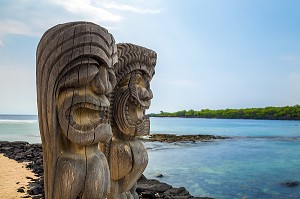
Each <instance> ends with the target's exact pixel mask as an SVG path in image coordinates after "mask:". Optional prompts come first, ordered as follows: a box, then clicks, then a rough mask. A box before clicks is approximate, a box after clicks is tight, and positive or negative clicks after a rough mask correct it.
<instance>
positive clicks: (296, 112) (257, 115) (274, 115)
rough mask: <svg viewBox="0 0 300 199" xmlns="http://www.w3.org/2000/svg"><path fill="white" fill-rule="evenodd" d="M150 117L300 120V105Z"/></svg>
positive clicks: (176, 113) (163, 113)
mask: <svg viewBox="0 0 300 199" xmlns="http://www.w3.org/2000/svg"><path fill="white" fill-rule="evenodd" d="M149 116H150V117H185V118H217V119H262V120H300V105H295V106H285V107H265V108H244V109H221V110H210V109H202V110H200V111H196V110H193V109H191V110H188V111H187V110H182V111H177V112H173V113H171V112H164V111H160V113H150V114H149Z"/></svg>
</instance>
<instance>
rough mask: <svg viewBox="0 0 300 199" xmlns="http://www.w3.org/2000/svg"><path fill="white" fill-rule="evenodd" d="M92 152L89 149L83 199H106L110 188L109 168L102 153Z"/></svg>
mask: <svg viewBox="0 0 300 199" xmlns="http://www.w3.org/2000/svg"><path fill="white" fill-rule="evenodd" d="M92 151H94V150H90V149H88V147H87V174H86V180H85V186H84V191H83V193H82V197H81V199H104V198H105V197H106V195H107V193H108V191H109V188H110V176H109V167H108V163H107V160H106V158H105V155H104V154H103V153H102V152H100V151H99V150H98V149H97V151H96V152H95V151H94V152H92ZM95 153H96V155H95Z"/></svg>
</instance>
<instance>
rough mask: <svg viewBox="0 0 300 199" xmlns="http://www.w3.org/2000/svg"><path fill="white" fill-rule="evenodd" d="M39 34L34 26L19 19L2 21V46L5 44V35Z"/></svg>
mask: <svg viewBox="0 0 300 199" xmlns="http://www.w3.org/2000/svg"><path fill="white" fill-rule="evenodd" d="M8 34H15V35H30V36H32V35H37V34H36V33H34V31H33V30H32V28H31V27H30V26H29V25H27V24H25V23H22V22H20V21H17V20H2V21H0V46H4V42H3V40H1V38H3V37H4V36H5V35H8Z"/></svg>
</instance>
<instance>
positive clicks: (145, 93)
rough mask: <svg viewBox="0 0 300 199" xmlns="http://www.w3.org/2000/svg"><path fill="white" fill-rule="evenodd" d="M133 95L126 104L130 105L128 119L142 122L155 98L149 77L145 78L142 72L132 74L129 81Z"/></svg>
mask: <svg viewBox="0 0 300 199" xmlns="http://www.w3.org/2000/svg"><path fill="white" fill-rule="evenodd" d="M129 90H130V95H131V97H130V98H129V100H128V102H127V104H126V106H127V107H128V108H127V109H128V114H127V119H128V120H129V121H131V122H133V123H137V124H139V123H141V122H142V120H143V119H144V116H145V110H146V109H148V108H149V107H150V104H151V102H150V100H151V99H152V98H153V94H152V91H151V89H150V85H149V81H148V79H145V78H143V76H142V74H141V73H134V74H132V75H131V78H130V82H129Z"/></svg>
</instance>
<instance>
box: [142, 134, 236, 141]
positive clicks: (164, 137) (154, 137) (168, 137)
mask: <svg viewBox="0 0 300 199" xmlns="http://www.w3.org/2000/svg"><path fill="white" fill-rule="evenodd" d="M137 139H139V140H141V141H144V142H167V143H173V142H192V143H195V142H210V141H213V140H224V139H232V138H231V137H225V136H216V135H202V134H197V135H176V134H151V135H148V136H141V137H138V138H137Z"/></svg>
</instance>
